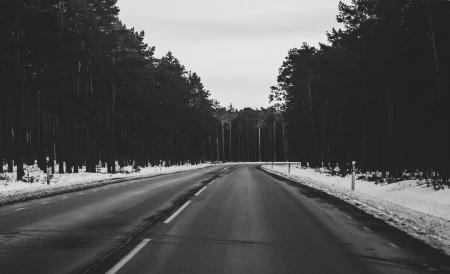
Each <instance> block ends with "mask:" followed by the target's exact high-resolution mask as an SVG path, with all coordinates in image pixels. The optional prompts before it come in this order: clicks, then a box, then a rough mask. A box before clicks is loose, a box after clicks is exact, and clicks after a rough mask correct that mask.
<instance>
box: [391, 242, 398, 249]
mask: <svg viewBox="0 0 450 274" xmlns="http://www.w3.org/2000/svg"><path fill="white" fill-rule="evenodd" d="M389 245H390V246H392V247H394V248H400V247H398V245H396V244H394V243H389Z"/></svg>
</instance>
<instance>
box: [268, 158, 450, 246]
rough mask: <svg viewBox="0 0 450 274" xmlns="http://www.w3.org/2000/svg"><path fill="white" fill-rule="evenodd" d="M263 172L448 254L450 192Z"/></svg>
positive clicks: (283, 170)
mask: <svg viewBox="0 0 450 274" xmlns="http://www.w3.org/2000/svg"><path fill="white" fill-rule="evenodd" d="M263 168H264V169H266V170H267V171H269V172H273V173H276V174H278V175H281V176H283V177H286V178H289V179H292V180H294V181H297V182H299V183H302V184H305V185H307V186H310V187H313V188H316V189H319V190H322V191H324V192H327V193H328V194H331V195H333V196H336V197H339V198H341V199H342V200H345V201H347V202H349V203H351V204H353V205H355V206H357V207H358V208H360V209H362V210H364V211H366V212H367V213H369V214H372V215H374V216H375V217H377V218H380V219H383V220H384V221H385V222H387V223H389V224H391V225H393V226H395V227H397V228H399V229H401V230H403V231H405V232H407V233H408V234H410V235H412V236H414V237H416V238H419V239H421V240H423V241H425V242H427V243H428V244H430V245H432V246H434V247H436V248H439V249H442V250H444V251H445V252H446V253H447V254H450V189H449V188H445V189H443V190H437V191H436V190H433V188H432V187H427V186H426V184H424V183H420V182H418V181H417V180H407V181H401V182H397V183H392V184H375V183H374V182H368V181H363V180H356V184H355V185H356V187H355V191H352V190H351V176H347V177H339V176H331V175H328V174H326V173H321V172H319V171H316V170H314V169H310V168H307V169H306V168H300V167H298V166H294V165H292V166H291V173H290V174H289V173H288V167H287V166H286V165H274V166H273V169H272V166H271V165H264V166H263Z"/></svg>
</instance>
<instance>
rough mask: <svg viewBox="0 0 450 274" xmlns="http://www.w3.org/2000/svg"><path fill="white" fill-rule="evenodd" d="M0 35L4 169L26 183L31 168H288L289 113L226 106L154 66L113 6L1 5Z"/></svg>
mask: <svg viewBox="0 0 450 274" xmlns="http://www.w3.org/2000/svg"><path fill="white" fill-rule="evenodd" d="M0 37H1V39H0V63H1V66H0V83H1V89H0V107H1V108H0V162H1V164H0V172H4V171H8V172H13V169H14V167H16V172H17V179H18V180H20V179H21V178H22V177H23V176H24V164H28V165H31V164H33V163H34V162H35V161H37V164H38V166H39V167H40V168H41V169H42V170H44V171H45V170H46V169H47V167H50V169H51V172H55V171H56V172H59V173H65V172H67V173H71V172H75V173H76V172H78V171H79V169H80V168H81V167H85V168H86V171H87V172H96V170H97V167H98V165H103V166H105V165H106V166H107V170H108V172H111V173H114V172H116V163H118V164H119V165H120V166H124V165H129V164H130V163H133V164H134V165H135V166H146V165H160V164H166V165H169V164H176V163H185V162H188V161H189V162H191V163H198V162H204V161H262V160H264V161H268V160H278V161H281V160H286V159H287V139H286V136H287V135H286V130H285V124H284V121H283V119H282V117H283V115H282V114H281V112H279V111H275V109H273V108H270V109H260V110H257V109H251V108H246V109H243V110H236V109H234V108H233V107H232V106H230V107H229V108H224V107H221V106H220V104H219V103H218V102H216V101H214V100H212V99H211V98H210V93H209V91H207V90H206V89H205V88H204V86H203V84H202V82H201V79H200V77H199V76H198V75H197V74H196V73H193V72H190V71H188V70H186V68H185V67H184V66H183V65H182V64H180V62H179V61H178V60H177V58H175V57H174V56H173V54H172V53H170V52H169V53H167V54H166V55H165V56H163V57H161V58H157V57H155V54H154V53H155V48H154V47H152V46H149V45H148V44H146V43H145V42H144V37H145V36H144V32H138V31H136V30H135V29H134V28H128V27H127V26H126V25H125V24H123V23H122V22H121V21H120V19H119V9H118V7H117V3H116V0H102V1H96V0H44V1H36V0H18V1H1V2H0ZM55 163H56V165H55ZM4 164H5V166H6V169H5V170H4Z"/></svg>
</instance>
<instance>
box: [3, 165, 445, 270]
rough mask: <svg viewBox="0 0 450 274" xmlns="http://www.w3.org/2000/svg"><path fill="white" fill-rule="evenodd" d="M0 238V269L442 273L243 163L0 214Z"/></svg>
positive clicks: (399, 238) (377, 225)
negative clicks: (237, 165) (225, 169)
mask: <svg viewBox="0 0 450 274" xmlns="http://www.w3.org/2000/svg"><path fill="white" fill-rule="evenodd" d="M81 193H83V194H81ZM65 197H67V198H65ZM174 201H176V202H175V205H174V204H173V202H174ZM46 202H48V203H46ZM164 209H167V210H164ZM0 231H1V236H0V240H1V244H0V273H80V272H86V273H105V272H108V273H133V274H134V273H197V274H198V273H450V259H449V257H448V256H445V255H443V254H442V253H440V252H439V251H437V250H434V249H432V248H430V247H428V246H426V245H425V244H423V243H421V242H420V241H417V240H414V239H412V238H411V237H409V236H407V235H406V234H404V233H402V232H399V231H397V230H395V229H393V228H391V227H389V226H388V225H386V224H385V223H383V222H381V221H379V220H377V219H374V218H373V217H371V216H369V215H367V214H365V213H363V212H361V211H360V210H358V209H355V208H354V207H352V206H350V205H348V204H346V203H344V202H342V201H340V200H338V199H336V198H332V197H329V196H327V195H325V194H323V193H320V192H318V191H314V190H311V189H308V188H305V187H300V186H297V185H291V184H289V183H287V182H285V181H283V180H280V179H277V178H274V177H272V176H270V175H268V174H266V173H264V172H263V171H261V170H258V169H257V168H256V167H255V166H241V167H236V168H228V169H227V171H224V170H223V168H212V169H203V170H200V171H193V172H188V173H183V174H176V175H169V176H162V177H158V178H153V179H146V180H137V181H130V182H126V183H120V184H115V185H113V186H110V187H100V188H96V189H92V190H89V191H82V192H78V193H72V194H66V195H60V196H55V197H51V198H47V199H41V200H35V201H30V202H27V203H22V204H16V205H13V206H7V207H1V208H0ZM137 231H138V232H139V233H137ZM111 251H112V252H111Z"/></svg>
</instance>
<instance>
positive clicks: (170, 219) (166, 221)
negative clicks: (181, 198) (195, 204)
mask: <svg viewBox="0 0 450 274" xmlns="http://www.w3.org/2000/svg"><path fill="white" fill-rule="evenodd" d="M190 203H191V201H187V202H186V203H185V204H184V205H183V206H182V207H180V208H179V209H178V210H177V211H175V213H174V214H172V216H170V217H169V218H168V219H167V220H165V221H164V223H165V224H168V223H170V222H171V221H172V220H173V219H175V217H177V216H178V215H179V214H180V213H181V211H183V210H184V209H185V208H186V207H187V206H188V205H189V204H190Z"/></svg>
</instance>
